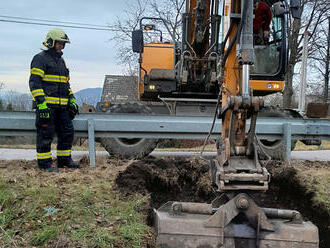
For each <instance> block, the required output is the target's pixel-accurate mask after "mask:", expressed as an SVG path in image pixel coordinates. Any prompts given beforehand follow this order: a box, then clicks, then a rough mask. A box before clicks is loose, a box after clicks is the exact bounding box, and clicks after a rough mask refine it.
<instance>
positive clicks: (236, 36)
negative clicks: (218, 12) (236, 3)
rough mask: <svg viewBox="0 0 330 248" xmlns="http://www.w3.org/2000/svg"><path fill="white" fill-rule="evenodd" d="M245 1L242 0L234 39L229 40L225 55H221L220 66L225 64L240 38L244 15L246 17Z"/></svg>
mask: <svg viewBox="0 0 330 248" xmlns="http://www.w3.org/2000/svg"><path fill="white" fill-rule="evenodd" d="M245 3H246V2H245V1H244V7H243V13H242V18H241V21H240V23H239V25H238V28H237V31H236V33H235V37H234V39H233V40H232V41H231V42H230V44H229V46H228V49H227V50H226V53H225V55H224V56H223V61H222V66H224V65H225V64H226V61H227V58H228V56H229V54H230V52H231V50H232V48H233V46H234V44H235V42H236V41H237V40H239V38H240V35H241V32H242V28H243V23H244V20H245V17H246V8H245Z"/></svg>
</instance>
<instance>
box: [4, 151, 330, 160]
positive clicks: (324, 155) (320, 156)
mask: <svg viewBox="0 0 330 248" xmlns="http://www.w3.org/2000/svg"><path fill="white" fill-rule="evenodd" d="M52 153H53V156H55V154H56V151H53V152H52ZM87 154H88V151H73V152H72V157H73V159H79V158H81V157H82V156H83V155H87ZM106 155H107V152H105V151H98V152H96V156H106ZM151 155H152V156H155V157H164V156H171V157H189V156H199V155H200V154H199V152H159V151H156V152H152V153H151ZM203 155H204V156H206V157H210V156H215V155H216V153H215V152H205V153H204V154H203ZM291 158H292V159H294V160H309V161H330V150H318V151H293V152H292V153H291ZM34 159H36V152H35V150H34V149H6V148H0V160H34Z"/></svg>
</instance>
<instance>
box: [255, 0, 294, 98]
mask: <svg viewBox="0 0 330 248" xmlns="http://www.w3.org/2000/svg"><path fill="white" fill-rule="evenodd" d="M269 2H270V1H266V2H265V3H266V4H269ZM270 4H271V5H269V6H268V7H269V8H270V10H271V13H272V21H271V23H270V31H269V39H268V41H267V42H265V43H264V44H258V43H256V42H254V55H255V61H254V65H253V66H252V67H251V88H252V89H253V93H254V95H256V96H264V95H268V94H272V93H274V92H280V91H282V90H283V89H284V76H285V73H286V68H287V60H288V47H287V46H288V38H287V28H288V11H287V9H288V8H287V7H286V5H285V2H282V1H276V2H274V3H270Z"/></svg>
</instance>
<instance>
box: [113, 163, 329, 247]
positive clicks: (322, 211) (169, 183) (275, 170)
mask: <svg viewBox="0 0 330 248" xmlns="http://www.w3.org/2000/svg"><path fill="white" fill-rule="evenodd" d="M295 163H296V164H295ZM295 163H293V164H292V165H290V166H289V165H285V164H280V163H278V162H271V163H270V164H269V165H268V166H267V167H268V170H269V171H270V173H271V174H272V181H271V184H270V188H269V190H268V191H267V192H266V193H262V194H261V193H260V194H256V195H254V196H253V197H254V198H255V200H256V202H257V203H258V204H259V205H260V206H263V207H274V208H282V209H295V210H298V211H300V212H301V213H302V215H303V216H304V217H305V218H306V220H310V221H312V222H313V223H314V224H316V225H317V226H318V228H319V233H320V247H321V248H327V247H329V246H330V226H329V223H330V213H329V211H328V209H327V208H326V206H323V205H321V204H317V203H315V202H314V201H313V197H314V194H315V192H314V191H313V189H311V188H310V187H308V186H306V185H304V184H303V181H302V180H301V178H300V177H299V176H298V174H297V169H296V168H295V166H300V165H301V163H302V162H295ZM303 166H306V167H309V166H313V164H312V163H311V162H305V163H304V164H303ZM322 166H323V167H324V166H325V167H327V168H330V163H324V164H323V165H322ZM208 168H209V163H208V161H204V160H200V159H177V158H176V159H173V158H164V159H155V158H152V157H148V158H146V159H144V160H139V161H135V162H133V163H131V164H130V166H128V167H127V168H126V170H124V171H122V172H120V173H119V174H118V176H117V178H116V184H117V188H118V190H119V191H120V192H121V195H122V197H124V198H125V197H128V196H130V195H132V194H134V193H136V192H138V193H140V194H143V195H150V203H149V209H147V210H146V211H148V213H149V215H148V216H149V218H148V224H149V225H152V209H154V208H156V209H157V208H159V207H160V206H161V205H162V204H164V203H165V202H167V201H189V202H210V201H211V200H212V199H214V198H215V197H216V192H214V190H213V189H212V187H211V183H210V180H209V174H208ZM151 247H152V246H151Z"/></svg>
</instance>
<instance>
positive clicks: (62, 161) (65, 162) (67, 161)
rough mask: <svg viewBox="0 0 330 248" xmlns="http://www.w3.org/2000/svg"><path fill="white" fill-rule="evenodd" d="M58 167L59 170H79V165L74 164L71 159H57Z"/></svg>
mask: <svg viewBox="0 0 330 248" xmlns="http://www.w3.org/2000/svg"><path fill="white" fill-rule="evenodd" d="M57 166H58V168H64V167H67V168H72V169H77V168H79V167H80V166H79V163H77V162H74V161H73V160H72V158H71V157H58V158H57Z"/></svg>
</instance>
